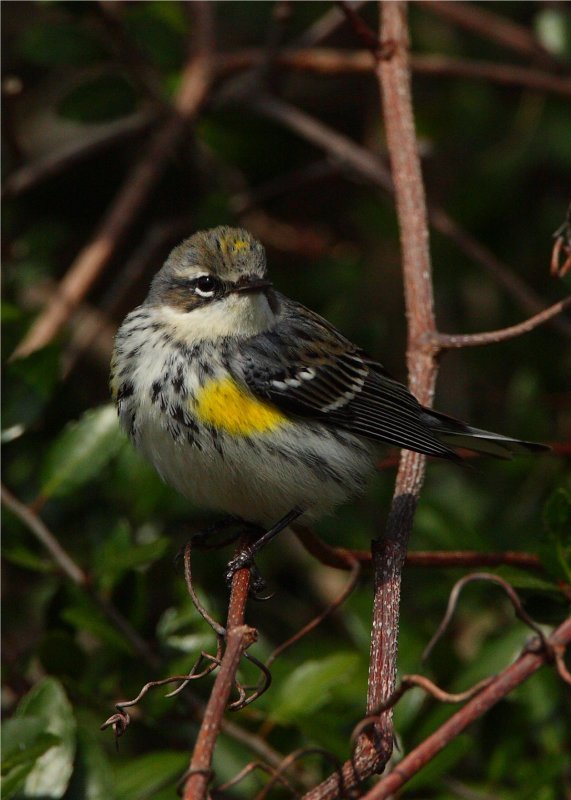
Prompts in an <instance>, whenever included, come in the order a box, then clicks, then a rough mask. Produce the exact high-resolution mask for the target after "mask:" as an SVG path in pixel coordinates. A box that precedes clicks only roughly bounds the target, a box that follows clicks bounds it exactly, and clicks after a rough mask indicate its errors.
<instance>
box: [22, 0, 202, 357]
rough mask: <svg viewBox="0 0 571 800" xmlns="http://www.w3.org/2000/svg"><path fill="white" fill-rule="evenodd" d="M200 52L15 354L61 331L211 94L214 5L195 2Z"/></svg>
mask: <svg viewBox="0 0 571 800" xmlns="http://www.w3.org/2000/svg"><path fill="white" fill-rule="evenodd" d="M191 8H192V10H193V12H194V13H195V15H196V23H197V24H196V31H197V33H196V51H195V54H194V55H193V56H192V57H191V58H190V60H189V62H188V64H187V66H186V67H185V69H184V72H183V75H182V81H181V87H180V89H179V92H178V94H177V96H176V99H175V108H174V112H173V114H172V116H171V117H169V119H168V120H167V121H166V122H165V124H164V125H163V127H162V128H161V129H160V130H159V131H157V133H156V134H155V135H154V136H153V138H152V139H151V141H150V142H149V145H148V147H147V149H146V151H145V153H144V154H143V156H142V158H141V159H140V160H139V162H138V163H137V164H136V166H135V167H134V168H133V170H132V171H131V173H130V175H129V176H128V177H127V179H126V181H125V182H124V184H123V187H122V188H121V190H120V191H119V193H118V195H117V197H116V198H115V201H114V203H113V205H112V206H111V208H110V209H109V211H108V212H107V214H106V216H105V218H104V219H103V221H102V223H101V225H100V226H99V230H98V231H97V233H96V234H95V236H94V238H93V239H92V240H91V242H90V243H89V244H88V245H87V246H86V247H84V248H83V250H81V252H80V253H79V255H78V256H77V258H76V259H75V261H74V262H73V264H72V265H71V266H70V268H69V270H68V272H67V274H66V275H65V277H64V278H63V280H62V281H61V283H60V286H59V291H58V293H57V295H56V296H55V297H54V298H53V299H52V300H51V302H50V303H49V305H48V306H47V307H46V309H45V310H44V311H43V313H42V314H40V316H39V317H38V318H37V319H36V320H35V322H34V323H33V325H32V327H31V328H30V330H29V331H28V333H27V334H26V336H25V337H24V339H23V340H22V341H21V342H20V344H19V345H18V347H17V348H16V351H15V353H14V356H16V357H22V356H26V355H29V354H30V353H32V352H34V351H35V350H38V349H39V348H41V347H44V346H45V345H46V344H48V342H50V341H51V340H52V339H53V338H54V336H56V334H57V333H58V331H59V330H60V328H61V327H62V325H63V324H64V323H65V321H66V320H67V319H68V318H69V316H70V314H71V313H72V312H73V310H74V309H75V308H76V306H77V305H78V304H79V303H80V302H81V300H82V299H83V298H84V297H85V295H86V294H87V292H88V291H89V289H90V287H91V286H92V285H93V283H94V282H95V281H96V280H97V278H98V277H99V275H100V274H101V272H102V271H103V270H104V269H105V267H106V266H107V265H108V264H109V262H110V260H111V258H112V256H113V254H114V253H115V251H116V249H117V247H118V246H119V244H120V242H121V241H122V240H123V238H124V237H125V235H126V233H127V231H128V230H129V228H130V227H131V225H132V224H133V222H134V220H135V218H136V216H137V214H138V213H139V211H140V210H141V208H142V207H143V205H144V203H145V202H146V200H147V198H148V196H149V194H150V192H151V191H152V189H153V187H154V186H155V184H156V182H157V180H158V178H159V176H160V175H161V173H162V171H163V169H164V167H165V165H166V163H167V161H168V159H169V158H170V156H171V154H172V152H173V150H174V148H175V147H176V145H177V143H178V142H179V141H180V140H181V139H182V137H183V135H184V133H185V132H186V129H187V126H188V124H189V123H190V122H191V121H192V120H193V119H194V117H195V116H196V114H197V112H198V110H199V109H200V107H201V105H202V103H203V102H204V99H205V97H206V95H207V93H208V90H209V87H210V80H211V54H212V8H211V7H210V5H209V3H206V2H198V0H197V2H195V3H192V6H191Z"/></svg>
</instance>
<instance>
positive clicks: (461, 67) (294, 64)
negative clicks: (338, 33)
mask: <svg viewBox="0 0 571 800" xmlns="http://www.w3.org/2000/svg"><path fill="white" fill-rule="evenodd" d="M261 58H262V51H261V50H259V49H256V48H252V49H247V50H239V51H237V52H234V53H221V54H220V55H219V56H218V58H217V59H216V73H217V75H218V76H223V75H225V74H227V73H230V72H237V71H240V70H244V69H248V68H249V67H252V66H254V65H255V64H258V63H259V62H260V60H261ZM275 64H276V65H277V66H279V67H282V68H284V69H292V70H299V71H302V72H314V73H316V74H318V75H340V74H341V75H346V74H349V75H351V74H355V75H368V74H371V73H372V72H373V70H374V67H375V58H374V56H373V54H372V53H371V51H370V50H336V49H334V48H328V47H316V48H300V49H295V50H294V49H287V50H284V51H283V52H281V53H279V54H278V55H276V57H275ZM410 66H411V69H412V71H413V73H415V74H417V75H435V76H446V77H452V78H470V79H474V80H485V81H490V82H491V83H498V84H500V85H502V86H518V87H521V88H524V89H530V90H532V91H543V92H551V93H553V94H560V95H563V96H564V97H569V96H571V80H570V79H569V78H568V77H567V76H564V75H552V74H551V73H549V72H544V71H542V70H540V69H536V68H534V67H522V66H519V65H518V64H502V63H499V62H498V63H496V62H490V61H470V60H467V59H461V58H452V57H450V56H443V55H423V54H417V55H411V57H410Z"/></svg>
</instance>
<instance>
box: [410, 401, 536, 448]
mask: <svg viewBox="0 0 571 800" xmlns="http://www.w3.org/2000/svg"><path fill="white" fill-rule="evenodd" d="M424 415H425V421H426V423H427V424H428V425H429V426H430V428H431V429H432V430H433V432H434V434H435V435H436V437H437V439H438V440H439V441H441V442H442V443H443V444H446V445H448V446H450V447H463V448H465V449H466V450H473V451H474V452H476V453H485V454H486V455H490V456H495V457H496V458H513V457H514V456H522V455H531V454H534V453H544V452H545V451H547V450H549V449H550V448H549V446H548V445H545V444H539V443H538V442H524V441H522V440H521V439H510V438H509V436H502V434H501V433H492V432H491V431H482V430H480V429H479V428H472V427H471V426H470V425H467V424H466V423H465V422H461V421H460V420H457V419H454V418H453V417H449V416H448V415H447V414H441V413H440V412H439V411H433V410H432V409H430V408H425V409H424Z"/></svg>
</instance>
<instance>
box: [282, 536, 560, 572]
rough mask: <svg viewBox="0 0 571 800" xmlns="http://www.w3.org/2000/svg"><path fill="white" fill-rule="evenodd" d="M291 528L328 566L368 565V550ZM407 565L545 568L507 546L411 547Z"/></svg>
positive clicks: (530, 557) (370, 558) (534, 559)
mask: <svg viewBox="0 0 571 800" xmlns="http://www.w3.org/2000/svg"><path fill="white" fill-rule="evenodd" d="M292 530H293V531H294V533H295V535H296V536H297V538H298V540H299V541H300V543H301V544H302V545H303V547H305V549H306V550H307V552H308V553H310V555H312V556H313V557H314V558H316V559H317V560H318V561H320V562H321V563H322V564H324V565H325V566H327V567H334V568H335V569H343V570H348V569H351V564H352V562H353V561H358V562H359V564H362V565H364V566H367V565H369V564H370V563H371V560H372V556H371V553H370V551H369V550H349V549H348V548H345V547H333V546H332V545H330V544H327V542H324V541H323V539H321V537H319V536H318V535H317V534H316V533H315V531H312V530H310V529H309V528H306V527H304V526H302V525H292ZM405 563H406V565H407V566H409V567H430V568H432V567H449V568H452V569H454V568H458V567H460V568H462V567H463V568H472V567H501V566H511V567H519V568H520V569H529V570H533V571H535V572H544V567H543V565H542V563H541V561H540V560H539V558H538V557H537V556H536V555H533V554H532V553H520V552H518V551H516V550H507V551H505V552H503V553H482V552H479V551H478V550H427V551H423V550H412V551H410V550H409V552H408V553H407V556H406V562H405Z"/></svg>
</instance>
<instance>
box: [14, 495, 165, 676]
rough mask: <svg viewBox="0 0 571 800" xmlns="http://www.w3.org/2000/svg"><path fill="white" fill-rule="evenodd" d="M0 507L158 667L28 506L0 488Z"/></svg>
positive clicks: (141, 643)
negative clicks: (35, 540) (32, 537)
mask: <svg viewBox="0 0 571 800" xmlns="http://www.w3.org/2000/svg"><path fill="white" fill-rule="evenodd" d="M2 503H3V505H5V506H6V508H9V509H10V511H12V513H13V514H15V515H16V516H17V517H18V519H20V520H21V521H22V522H23V523H24V525H25V526H26V527H27V528H28V530H30V531H31V532H32V533H33V534H34V536H35V537H36V538H37V539H38V540H39V541H40V542H41V543H42V544H43V546H44V547H45V548H46V550H47V551H48V552H49V554H50V555H51V557H52V558H53V560H54V561H55V563H56V564H57V565H58V567H59V568H60V569H61V571H62V572H63V574H64V575H66V576H67V577H68V578H69V579H70V580H71V581H72V582H73V583H74V584H75V585H76V586H79V587H81V588H82V589H83V591H84V592H85V593H86V594H87V595H89V597H90V598H91V600H92V601H93V603H94V604H95V605H96V606H97V608H98V609H99V610H100V611H101V612H102V613H103V614H104V615H105V616H106V617H107V619H109V620H110V621H111V622H112V623H113V624H114V625H115V627H116V628H117V629H118V630H119V631H120V632H121V634H122V635H123V636H124V637H125V639H126V641H127V642H129V644H130V645H131V647H132V648H133V650H134V651H135V652H136V653H138V654H139V655H140V656H141V657H142V658H144V659H145V661H146V662H147V663H148V664H149V665H150V666H152V667H154V668H155V667H157V666H158V664H159V659H158V658H157V656H156V655H155V654H154V653H153V651H152V650H151V649H150V647H149V646H148V644H147V643H146V642H145V641H144V639H142V638H141V637H140V636H139V634H138V633H137V631H136V630H135V629H134V628H133V627H132V625H131V623H130V622H129V621H128V620H127V619H126V618H125V617H124V616H123V615H122V614H121V613H120V612H119V611H117V609H116V608H115V606H114V605H113V604H112V603H110V602H109V601H108V600H107V598H105V597H103V596H102V595H100V594H99V593H98V592H97V591H96V590H95V589H94V588H93V586H92V584H91V579H90V577H89V575H88V574H87V573H86V572H84V570H82V569H81V567H80V566H78V565H77V564H76V563H75V561H74V560H73V559H72V558H71V556H70V555H69V553H67V551H66V550H64V548H63V547H62V546H61V545H60V543H59V542H58V540H57V539H56V537H55V536H54V535H53V533H52V532H51V531H50V530H49V528H48V527H47V526H46V525H45V524H44V522H43V521H42V520H41V519H40V517H38V516H37V514H35V513H34V512H33V511H32V510H31V509H30V508H28V506H26V505H24V503H22V502H20V500H18V499H17V498H16V497H14V495H13V494H12V493H11V492H10V491H9V490H8V489H7V488H6V487H5V486H4V485H3V484H2Z"/></svg>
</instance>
